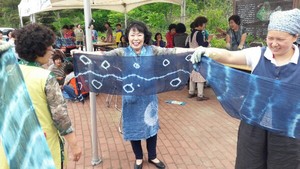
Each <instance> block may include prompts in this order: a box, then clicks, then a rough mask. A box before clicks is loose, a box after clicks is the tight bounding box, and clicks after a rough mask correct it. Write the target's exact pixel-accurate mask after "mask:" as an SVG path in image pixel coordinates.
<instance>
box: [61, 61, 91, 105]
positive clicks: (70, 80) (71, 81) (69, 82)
mask: <svg viewBox="0 0 300 169" xmlns="http://www.w3.org/2000/svg"><path fill="white" fill-rule="evenodd" d="M64 72H65V74H66V78H65V81H64V84H63V87H62V89H63V97H64V98H65V99H67V100H71V101H74V102H79V101H80V102H83V101H84V95H88V93H87V92H83V93H81V94H79V92H78V88H77V84H76V78H75V74H74V67H73V64H72V63H68V64H66V66H65V67H64Z"/></svg>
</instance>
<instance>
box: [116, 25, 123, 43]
mask: <svg viewBox="0 0 300 169" xmlns="http://www.w3.org/2000/svg"><path fill="white" fill-rule="evenodd" d="M122 36H123V31H122V25H121V24H119V23H118V24H117V25H116V44H117V46H118V45H119V43H120V42H121V37H122Z"/></svg>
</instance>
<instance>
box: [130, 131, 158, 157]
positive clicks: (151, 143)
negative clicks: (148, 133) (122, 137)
mask: <svg viewBox="0 0 300 169" xmlns="http://www.w3.org/2000/svg"><path fill="white" fill-rule="evenodd" d="M130 142H131V146H132V149H133V152H134V154H135V159H143V149H142V144H141V140H138V141H130ZM156 143H157V134H156V135H155V136H153V137H150V138H148V139H147V140H146V144H147V151H148V158H149V159H150V160H153V159H155V158H156Z"/></svg>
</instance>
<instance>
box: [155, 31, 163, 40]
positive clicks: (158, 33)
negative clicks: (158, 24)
mask: <svg viewBox="0 0 300 169" xmlns="http://www.w3.org/2000/svg"><path fill="white" fill-rule="evenodd" d="M158 35H160V36H161V37H162V35H161V33H160V32H157V33H156V34H155V36H154V39H155V40H157V36H158Z"/></svg>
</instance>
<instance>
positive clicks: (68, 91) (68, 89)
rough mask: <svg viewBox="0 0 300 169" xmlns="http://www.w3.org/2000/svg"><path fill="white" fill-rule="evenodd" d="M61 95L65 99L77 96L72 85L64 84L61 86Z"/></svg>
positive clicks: (72, 98)
mask: <svg viewBox="0 0 300 169" xmlns="http://www.w3.org/2000/svg"><path fill="white" fill-rule="evenodd" d="M63 96H64V98H65V99H70V100H75V99H76V98H77V96H76V94H75V91H74V89H73V87H72V86H69V85H65V86H64V87H63Z"/></svg>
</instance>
